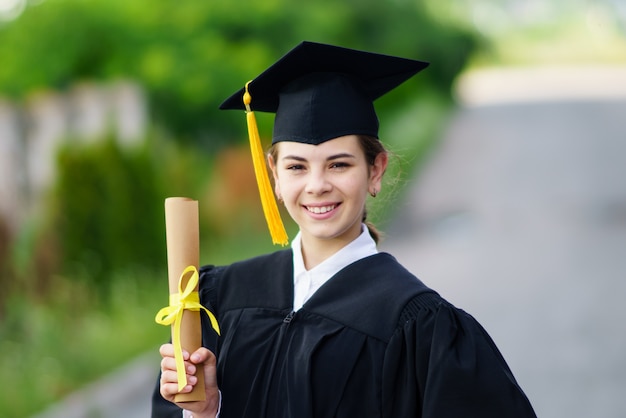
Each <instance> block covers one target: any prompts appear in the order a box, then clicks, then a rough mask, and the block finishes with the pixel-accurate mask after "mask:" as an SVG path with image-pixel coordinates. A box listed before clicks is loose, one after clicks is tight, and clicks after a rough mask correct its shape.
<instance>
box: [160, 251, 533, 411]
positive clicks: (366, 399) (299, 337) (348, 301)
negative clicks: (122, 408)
mask: <svg viewBox="0 0 626 418" xmlns="http://www.w3.org/2000/svg"><path fill="white" fill-rule="evenodd" d="M200 299H201V302H202V303H203V304H205V306H207V307H209V309H211V310H212V311H213V312H214V313H215V314H216V315H217V317H218V320H219V322H220V327H221V330H222V336H221V337H220V338H219V339H217V345H216V346H214V342H215V341H213V339H212V338H209V336H211V335H212V330H211V328H210V325H209V324H208V321H205V322H203V334H204V335H205V337H207V338H206V339H205V344H206V345H207V346H208V347H209V348H211V349H213V350H215V351H216V354H217V356H218V385H219V387H220V390H221V392H222V411H221V414H220V418H244V417H250V418H251V417H254V418H260V417H266V418H283V417H284V418H287V417H289V418H314V417H315V418H325V417H338V418H339V417H345V418H354V417H394V418H396V417H414V418H417V417H423V418H442V417H443V418H445V417H480V418H486V417H487V418H488V417H493V418H504V417H535V413H534V412H533V409H532V407H531V405H530V403H529V401H528V399H527V398H526V396H525V395H524V393H523V392H522V390H521V389H520V387H519V386H518V384H517V382H516V381H515V378H514V377H513V375H512V373H511V371H510V370H509V367H508V366H507V364H506V362H505V361H504V359H503V357H502V356H501V354H500V352H499V351H498V349H497V348H496V346H495V344H494V343H493V341H492V340H491V338H490V337H489V335H488V334H487V333H486V331H485V330H484V329H483V328H482V327H481V326H480V324H478V322H476V321H475V320H474V319H473V318H472V317H471V316H470V315H468V314H467V313H465V312H464V311H462V310H460V309H457V308H455V307H454V306H452V305H451V304H449V303H448V302H446V301H445V300H444V299H442V298H441V297H440V296H439V295H438V294H437V293H435V292H434V291H433V290H431V289H429V288H428V287H426V286H425V285H424V284H423V283H422V282H420V281H419V280H418V279H417V278H416V277H415V276H413V275H412V274H411V273H409V272H408V271H407V270H406V269H404V268H403V267H402V266H401V265H400V264H399V263H398V262H397V261H396V260H395V259H394V258H393V257H392V256H391V255H389V254H386V253H379V254H376V255H373V256H370V257H367V258H364V259H362V260H359V261H357V262H355V263H353V264H351V265H349V266H347V267H345V268H344V269H343V270H341V271H340V272H338V273H337V274H336V275H335V276H334V277H333V278H332V279H331V280H329V281H328V282H327V283H326V284H324V285H323V286H322V287H321V288H320V289H319V290H318V291H317V292H316V293H315V294H314V295H313V296H312V297H311V299H309V300H308V301H307V302H306V303H305V304H304V306H303V307H302V309H300V310H299V311H297V312H295V313H293V312H292V302H293V266H292V252H291V250H283V251H278V252H276V253H273V254H269V255H265V256H261V257H257V258H254V259H251V260H247V261H243V262H239V263H235V264H233V265H231V266H229V267H226V268H214V267H205V268H203V269H201V282H200ZM171 406H172V404H169V405H168V403H167V402H165V401H164V400H163V399H162V398H161V397H160V395H159V393H158V384H157V388H156V390H155V394H154V397H153V417H169V416H172V417H177V418H179V417H180V410H179V409H177V408H172V407H171ZM168 411H172V412H171V413H172V414H171V415H168Z"/></svg>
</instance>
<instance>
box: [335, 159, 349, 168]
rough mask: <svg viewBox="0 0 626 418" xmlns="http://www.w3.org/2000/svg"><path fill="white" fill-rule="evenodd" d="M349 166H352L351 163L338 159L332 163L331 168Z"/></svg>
mask: <svg viewBox="0 0 626 418" xmlns="http://www.w3.org/2000/svg"><path fill="white" fill-rule="evenodd" d="M348 167H350V164H348V163H346V162H343V161H338V162H336V163H332V164H331V165H330V168H335V169H342V168H348Z"/></svg>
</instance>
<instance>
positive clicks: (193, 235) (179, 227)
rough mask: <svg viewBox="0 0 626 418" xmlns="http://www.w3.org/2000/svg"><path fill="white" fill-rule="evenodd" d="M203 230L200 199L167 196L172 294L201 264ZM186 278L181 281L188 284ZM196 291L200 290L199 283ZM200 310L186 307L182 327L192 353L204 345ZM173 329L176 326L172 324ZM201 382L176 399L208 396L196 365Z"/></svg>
mask: <svg viewBox="0 0 626 418" xmlns="http://www.w3.org/2000/svg"><path fill="white" fill-rule="evenodd" d="M199 235H200V232H199V225H198V201H197V200H192V199H189V198H186V197H169V198H167V199H165V236H166V240H167V273H168V282H169V291H170V294H175V293H178V281H179V279H180V275H181V274H182V272H183V271H184V270H185V268H186V267H188V266H195V267H196V268H199V257H200V250H199V248H200V236H199ZM186 284H187V282H184V283H182V288H183V289H184V288H185V285H186ZM195 291H198V288H197V286H196V289H195ZM200 313H201V312H200V311H190V310H185V311H184V312H183V318H182V322H181V328H180V341H181V345H182V347H183V350H186V351H188V352H189V353H193V352H194V351H196V350H197V349H198V348H200V347H201V346H202V328H201V325H200ZM172 330H173V326H172ZM196 377H197V378H198V383H197V384H196V385H195V386H194V387H193V390H192V391H191V392H189V393H179V394H177V395H176V397H175V399H174V400H175V401H176V402H190V401H203V400H205V392H204V371H203V369H202V367H197V368H196Z"/></svg>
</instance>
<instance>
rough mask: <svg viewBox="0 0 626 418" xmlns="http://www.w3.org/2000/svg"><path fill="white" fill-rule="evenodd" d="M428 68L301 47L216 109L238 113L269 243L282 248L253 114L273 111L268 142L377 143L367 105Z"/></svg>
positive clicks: (339, 49)
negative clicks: (242, 115)
mask: <svg viewBox="0 0 626 418" xmlns="http://www.w3.org/2000/svg"><path fill="white" fill-rule="evenodd" d="M427 66H428V63H426V62H423V61H416V60H411V59H406V58H400V57H394V56H390V55H383V54H377V53H372V52H366V51H359V50H354V49H348V48H342V47H338V46H333V45H327V44H320V43H315V42H302V43H300V44H299V45H298V46H296V47H295V48H294V49H292V50H291V51H289V52H288V53H287V54H286V55H284V56H283V57H282V58H281V59H279V60H278V61H277V62H276V63H274V64H273V65H272V66H270V67H269V68H268V69H267V70H265V71H264V72H262V73H261V74H260V75H259V76H258V77H256V78H255V79H254V80H252V81H249V82H248V83H247V84H246V85H245V87H244V88H242V89H240V90H239V91H237V92H236V93H235V94H233V95H232V96H230V97H229V98H228V99H226V100H225V101H224V102H223V103H222V104H221V106H220V109H239V110H245V111H246V114H247V121H248V133H249V136H250V146H251V150H252V155H253V162H254V166H255V173H256V177H257V182H258V183H259V190H260V193H261V202H262V203H263V211H264V213H265V217H266V219H267V221H268V226H269V229H270V233H271V235H272V240H273V242H274V243H275V244H282V245H286V244H287V243H288V240H287V234H286V233H285V230H284V227H283V225H282V221H281V219H280V214H279V213H278V208H277V206H276V201H275V199H274V195H273V191H272V187H271V184H270V182H269V176H268V174H267V167H266V166H265V157H264V154H263V149H262V147H261V143H260V139H259V134H258V129H257V126H256V119H255V116H254V111H256V110H258V111H261V112H271V113H275V114H276V117H275V119H274V132H273V135H272V144H275V143H277V142H280V141H294V142H301V143H306V144H312V145H318V144H321V143H323V142H325V141H328V140H330V139H333V138H337V137H340V136H344V135H368V136H372V137H375V138H378V118H377V116H376V112H375V109H374V104H373V102H374V100H376V99H377V98H379V97H380V96H382V95H384V94H385V93H387V92H388V91H390V90H392V89H394V88H395V87H397V86H398V85H399V84H401V83H403V82H404V81H406V80H407V79H409V78H410V77H412V76H413V75H415V74H416V73H418V72H419V71H421V70H423V69H424V68H426V67H427Z"/></svg>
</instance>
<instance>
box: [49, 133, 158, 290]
mask: <svg viewBox="0 0 626 418" xmlns="http://www.w3.org/2000/svg"><path fill="white" fill-rule="evenodd" d="M58 170H59V172H58V180H57V185H56V189H55V193H54V202H55V203H54V214H53V221H52V223H53V225H54V230H55V233H56V236H57V238H58V240H59V242H60V253H61V255H62V256H61V259H62V260H63V262H62V266H61V270H62V272H63V273H64V274H65V275H68V276H70V277H82V278H89V279H90V280H92V281H93V284H95V285H96V286H97V287H99V288H101V289H102V290H103V291H106V290H107V287H108V285H109V283H110V277H111V276H112V275H113V272H115V271H119V270H133V269H140V268H141V269H145V268H148V269H154V270H160V269H162V268H163V267H164V263H165V250H164V248H165V245H164V242H165V240H164V226H163V225H164V222H163V187H162V184H161V180H160V178H159V174H158V172H157V170H156V167H155V164H154V161H153V159H152V157H151V154H150V153H149V152H148V149H147V147H142V148H138V149H135V150H128V151H125V152H123V151H122V150H121V149H120V147H119V146H118V145H117V142H115V141H114V140H113V139H112V138H107V139H106V140H104V141H101V142H99V143H97V144H93V145H89V146H78V147H77V146H66V147H64V148H63V149H62V150H61V151H60V153H59V158H58Z"/></svg>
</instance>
